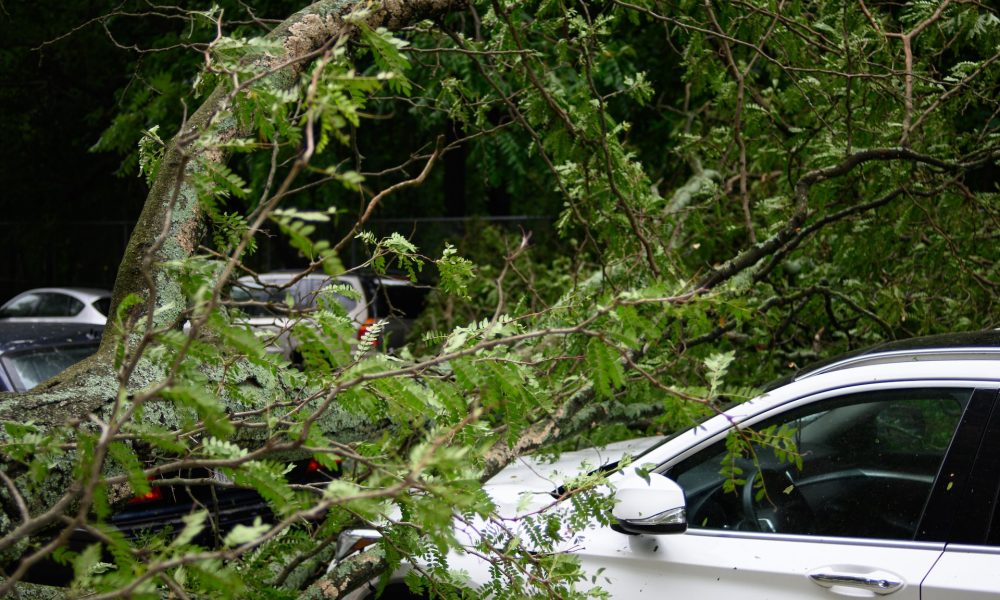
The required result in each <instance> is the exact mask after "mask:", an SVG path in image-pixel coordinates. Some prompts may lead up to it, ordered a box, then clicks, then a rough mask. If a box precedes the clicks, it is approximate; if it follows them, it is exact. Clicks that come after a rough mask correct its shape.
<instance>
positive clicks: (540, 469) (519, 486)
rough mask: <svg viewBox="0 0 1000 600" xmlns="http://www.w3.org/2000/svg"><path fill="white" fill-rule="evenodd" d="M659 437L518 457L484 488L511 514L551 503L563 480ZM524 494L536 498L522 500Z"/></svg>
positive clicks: (637, 450)
mask: <svg viewBox="0 0 1000 600" xmlns="http://www.w3.org/2000/svg"><path fill="white" fill-rule="evenodd" d="M661 439H662V438H661V437H646V438H636V439H632V440H625V441H621V442H615V443H613V444H609V445H607V446H602V447H598V448H587V449H584V450H576V451H574V452H564V453H563V454H560V455H559V456H558V458H556V459H555V460H554V461H553V460H551V459H547V458H546V457H545V456H541V457H537V456H526V457H521V458H518V459H516V460H514V462H512V463H511V464H509V465H507V467H506V468H504V469H503V470H502V471H500V472H499V473H497V474H496V475H495V476H494V477H493V478H492V479H490V480H489V481H488V482H487V483H486V485H485V486H484V489H485V490H486V492H487V493H488V494H489V495H490V497H491V498H492V499H493V501H494V502H495V503H496V505H497V508H498V509H500V512H501V513H502V514H504V515H505V516H514V515H515V514H520V513H524V512H526V511H530V510H533V509H535V508H538V506H539V505H544V504H549V503H551V502H552V501H553V497H552V496H551V495H550V493H551V492H552V491H553V490H555V489H556V488H558V487H559V486H561V485H563V484H564V483H565V482H566V481H568V480H570V479H573V478H574V477H578V476H580V475H585V474H587V473H589V472H591V471H593V470H594V469H597V468H598V467H601V466H604V465H607V464H609V463H613V462H615V461H618V460H620V459H621V458H622V457H623V456H625V455H630V456H636V455H638V454H639V453H641V452H642V451H644V450H646V449H647V448H649V447H650V446H652V445H653V444H655V443H656V442H658V441H660V440H661ZM526 493H528V494H533V495H535V496H536V497H535V498H533V499H532V500H531V501H530V502H526V501H525V494H526Z"/></svg>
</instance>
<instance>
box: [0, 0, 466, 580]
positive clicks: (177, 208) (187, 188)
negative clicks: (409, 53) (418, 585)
mask: <svg viewBox="0 0 1000 600" xmlns="http://www.w3.org/2000/svg"><path fill="white" fill-rule="evenodd" d="M365 4H366V3H363V2H358V1H357V0H321V1H319V2H316V3H314V4H312V5H310V6H308V7H307V8H305V9H303V10H301V11H299V12H298V13H296V14H294V15H292V16H291V17H290V18H288V19H287V20H286V21H285V22H284V23H282V24H281V25H280V26H278V27H276V28H275V29H274V30H273V31H272V32H271V33H270V34H269V37H270V38H271V39H274V40H277V41H279V42H280V43H281V45H282V47H283V49H284V52H283V53H282V54H280V55H277V56H270V55H268V56H259V57H256V58H254V59H253V60H254V61H255V62H256V63H257V64H258V65H260V66H262V67H264V68H265V69H273V73H272V74H271V75H270V76H269V79H268V84H269V85H280V86H283V87H287V88H290V87H293V86H295V85H297V82H298V81H299V74H300V73H301V71H302V70H303V69H304V68H306V67H307V65H308V62H309V56H310V55H311V54H313V53H314V52H315V51H316V50H318V49H321V48H323V47H324V46H325V45H326V44H328V43H329V42H330V41H331V40H335V39H337V38H339V37H341V36H344V35H350V34H351V32H352V28H353V25H351V24H350V23H348V22H346V21H345V20H344V19H343V18H342V17H343V16H344V15H345V14H347V13H348V12H350V11H351V10H353V9H354V8H355V7H358V6H364V5H365ZM464 4H465V2H464V0H408V1H403V0H385V1H383V2H382V3H379V4H375V5H374V6H373V7H370V10H369V12H368V15H367V17H366V20H367V22H368V24H369V25H370V26H371V27H373V28H374V27H387V28H390V29H395V28H399V27H401V26H404V25H407V24H411V23H414V22H416V21H418V20H421V19H424V18H427V17H431V16H434V15H442V14H445V13H447V12H450V11H453V10H456V9H458V8H460V7H461V6H463V5H464ZM300 57H301V58H302V60H296V59H298V58H300ZM232 98H233V95H232V90H231V88H230V87H229V86H228V85H222V86H220V87H219V88H217V89H216V90H215V91H214V92H213V93H212V94H211V95H209V96H208V98H207V99H206V100H205V101H204V103H203V104H202V105H201V106H200V107H199V108H198V109H197V111H195V112H194V113H193V114H192V115H191V116H190V117H189V118H188V120H187V121H186V123H185V124H184V127H183V129H182V130H181V132H180V133H179V134H178V136H177V137H176V138H175V139H174V140H173V141H172V142H171V143H170V144H169V146H168V148H167V150H166V152H165V154H164V156H163V158H162V160H161V163H160V168H159V171H158V175H157V177H156V180H155V181H154V183H153V185H152V187H151V189H150V192H149V195H148V196H147V199H146V203H145V205H144V207H143V210H142V214H141V216H140V217H139V220H138V222H137V223H136V226H135V229H134V230H133V233H132V236H131V239H130V241H129V243H128V247H127V249H126V251H125V255H124V257H123V258H122V262H121V265H120V266H119V271H118V276H117V279H116V282H115V286H114V293H113V300H112V314H114V311H115V307H117V306H118V305H119V303H121V301H122V300H123V299H124V298H125V297H127V296H129V295H130V294H134V295H136V296H138V297H139V298H142V299H144V300H145V302H144V303H142V304H139V305H137V306H134V307H133V308H132V309H131V310H134V311H139V312H140V313H142V312H143V311H147V310H149V309H150V308H152V309H153V310H154V315H155V318H154V326H155V327H163V326H176V327H179V326H180V325H181V323H182V314H183V311H184V309H185V304H186V302H185V296H184V294H183V293H182V290H181V288H180V285H179V283H178V282H177V281H176V280H175V279H174V278H173V277H172V276H171V274H170V272H169V270H168V269H167V266H166V265H167V264H168V263H169V262H171V261H177V260H181V259H184V258H187V257H190V256H192V255H193V254H194V253H195V251H196V250H197V248H198V244H199V243H200V241H201V239H202V237H203V236H204V234H205V230H206V224H205V215H204V212H203V210H202V208H201V207H200V205H199V202H198V200H197V196H196V194H195V191H194V189H193V187H192V186H191V185H190V183H189V182H188V180H189V176H190V174H191V172H192V170H193V169H198V168H203V165H204V164H205V162H206V161H208V162H224V161H225V160H226V158H227V157H226V155H225V154H224V153H222V152H219V151H215V150H204V149H200V147H198V146H197V145H195V144H191V143H190V141H191V140H193V139H194V138H195V137H196V136H197V134H198V133H200V132H204V131H205V130H206V129H207V128H209V127H213V128H214V129H215V130H216V132H217V133H219V134H220V135H221V136H222V137H224V138H226V137H228V138H236V137H239V136H241V135H243V134H244V133H245V132H243V131H240V130H239V128H238V127H237V125H236V120H235V119H234V118H233V116H232V112H231V110H230V109H231V106H230V103H231V101H232ZM200 165H201V166H200ZM150 280H152V281H153V283H154V285H153V286H152V287H151V286H150V285H149V281H150ZM119 341H120V334H119V333H117V332H116V331H115V330H114V329H113V328H112V327H110V326H109V327H108V329H107V331H106V332H105V335H104V338H103V340H102V344H101V348H100V350H99V351H98V352H97V353H96V354H95V355H93V356H92V357H90V358H88V359H86V360H84V361H82V362H81V363H79V364H78V365H76V366H74V367H72V368H70V369H68V370H67V371H65V372H63V373H62V374H60V375H58V376H57V377H55V378H53V379H52V380H50V381H48V382H45V383H44V384H42V385H40V386H39V387H37V388H36V389H34V390H31V391H29V392H26V393H19V394H12V393H0V421H3V422H15V423H24V422H26V421H31V422H33V423H35V424H36V425H38V426H40V427H42V428H57V427H69V428H71V429H75V428H79V427H87V426H92V423H91V422H90V415H94V416H96V417H97V418H98V419H102V417H104V416H106V413H107V411H108V410H109V409H110V407H111V406H112V405H113V404H114V402H115V399H116V398H117V397H118V396H119V392H120V387H121V386H120V385H119V377H118V375H117V373H116V369H115V366H114V358H115V349H116V346H117V345H118V344H119ZM163 376H164V373H163V372H162V371H160V370H159V369H157V368H156V367H154V366H152V364H151V363H143V364H141V365H140V366H139V368H138V369H137V370H136V371H135V372H134V373H133V375H132V377H131V378H130V379H129V381H128V383H127V386H126V387H127V388H128V390H129V393H131V392H132V391H135V390H140V389H142V388H144V387H146V386H148V385H150V384H153V383H155V382H156V381H158V380H160V379H162V377H163ZM248 384H250V385H252V382H248ZM341 416H343V415H341ZM331 417H332V418H330V419H327V420H326V422H325V424H326V426H327V427H330V428H332V429H334V430H336V429H338V428H345V429H347V430H350V431H348V432H346V433H348V435H346V436H345V437H348V438H349V437H354V436H356V434H357V432H358V430H359V429H363V424H361V423H359V422H358V420H357V419H354V418H347V417H345V418H340V416H337V415H331ZM157 418H158V420H161V421H162V422H161V423H160V424H161V425H163V426H166V427H176V426H178V425H180V423H181V419H180V416H179V415H178V414H177V413H175V412H173V411H172V410H171V407H170V405H169V404H167V403H163V406H162V407H161V408H160V409H158V411H157ZM0 435H3V434H2V433H0ZM73 462H74V460H73V458H72V457H71V455H70V453H67V456H66V459H65V460H61V461H59V462H58V464H55V465H52V468H51V469H50V470H49V472H48V474H47V479H46V480H45V483H44V486H43V488H44V489H43V490H41V491H36V492H35V493H23V494H22V495H23V501H24V502H25V503H26V505H27V506H26V507H27V509H28V511H29V513H30V514H31V515H36V514H38V513H40V512H43V511H45V510H47V509H48V508H49V507H51V506H52V505H53V504H54V503H55V502H56V501H57V500H58V499H59V498H60V497H61V496H62V495H63V494H64V493H65V491H66V489H67V486H68V485H69V483H70V482H71V481H72V480H73V476H72V465H73ZM0 469H2V470H3V472H4V473H5V474H6V475H7V476H8V477H9V478H10V480H11V481H12V482H13V483H14V484H15V485H16V486H17V487H18V488H21V487H22V486H21V485H20V484H21V483H22V479H23V478H24V477H26V476H27V475H26V473H25V469H24V467H23V465H20V464H18V463H17V462H15V461H12V460H11V459H10V458H9V457H8V456H6V455H0ZM23 487H24V488H25V489H27V488H28V487H29V486H23ZM0 505H2V510H3V512H2V513H0V537H2V536H3V535H6V534H8V533H9V532H11V531H12V530H13V529H14V527H16V526H17V524H18V523H19V522H20V521H21V514H20V509H19V507H18V506H17V503H16V502H15V500H14V499H13V498H12V496H11V493H10V491H9V490H8V489H7V488H6V487H4V486H0ZM70 509H71V507H70ZM28 543H29V540H28V539H27V538H25V540H23V541H22V542H21V543H18V544H16V545H15V546H13V547H11V548H8V549H7V550H6V551H4V552H0V559H4V560H2V561H0V562H7V561H9V560H11V559H13V558H15V557H16V556H18V555H19V553H20V552H23V550H24V548H25V547H26V545H27V544H28Z"/></svg>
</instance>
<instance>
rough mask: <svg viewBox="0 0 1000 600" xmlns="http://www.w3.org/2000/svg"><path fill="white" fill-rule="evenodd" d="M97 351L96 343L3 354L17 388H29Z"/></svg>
mask: <svg viewBox="0 0 1000 600" xmlns="http://www.w3.org/2000/svg"><path fill="white" fill-rule="evenodd" d="M96 351H97V346H96V345H88V346H71V347H64V348H48V349H46V350H42V351H40V352H32V353H30V354H21V355H13V356H5V357H4V363H6V367H7V371H8V373H10V374H11V375H13V376H14V377H13V378H14V379H15V380H16V382H15V383H16V385H17V388H18V389H20V390H30V389H31V388H33V387H35V386H36V385H38V384H39V383H41V382H43V381H45V380H46V379H48V378H49V377H52V376H53V375H56V374H58V373H60V372H62V371H63V370H65V369H66V368H67V367H70V366H72V365H74V364H76V363H78V362H80V361H81V360H83V359H85V358H87V357H88V356H90V355H91V354H93V353H94V352H96Z"/></svg>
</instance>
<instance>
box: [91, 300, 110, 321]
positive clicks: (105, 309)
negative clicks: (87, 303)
mask: <svg viewBox="0 0 1000 600" xmlns="http://www.w3.org/2000/svg"><path fill="white" fill-rule="evenodd" d="M91 306H93V307H94V310H96V311H97V312H99V313H101V314H102V315H104V316H105V317H106V316H108V313H110V312H111V296H105V297H103V298H98V299H97V300H94V301H93V302H92V303H91Z"/></svg>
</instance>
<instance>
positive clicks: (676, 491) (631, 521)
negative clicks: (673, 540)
mask: <svg viewBox="0 0 1000 600" xmlns="http://www.w3.org/2000/svg"><path fill="white" fill-rule="evenodd" d="M615 488H616V491H615V507H614V509H613V510H612V511H611V515H612V516H613V517H614V520H615V524H614V525H612V528H613V529H614V530H615V531H620V532H622V533H628V534H643V533H651V534H661V533H683V532H685V531H687V508H686V505H685V501H684V490H682V489H681V487H680V486H679V485H677V484H676V483H675V482H674V481H673V480H671V479H669V478H668V477H665V476H663V475H660V474H657V473H649V474H648V475H647V476H646V477H642V476H640V475H638V474H636V473H635V472H634V471H632V472H629V473H623V477H622V479H620V480H619V481H618V482H617V485H616V486H615Z"/></svg>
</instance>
